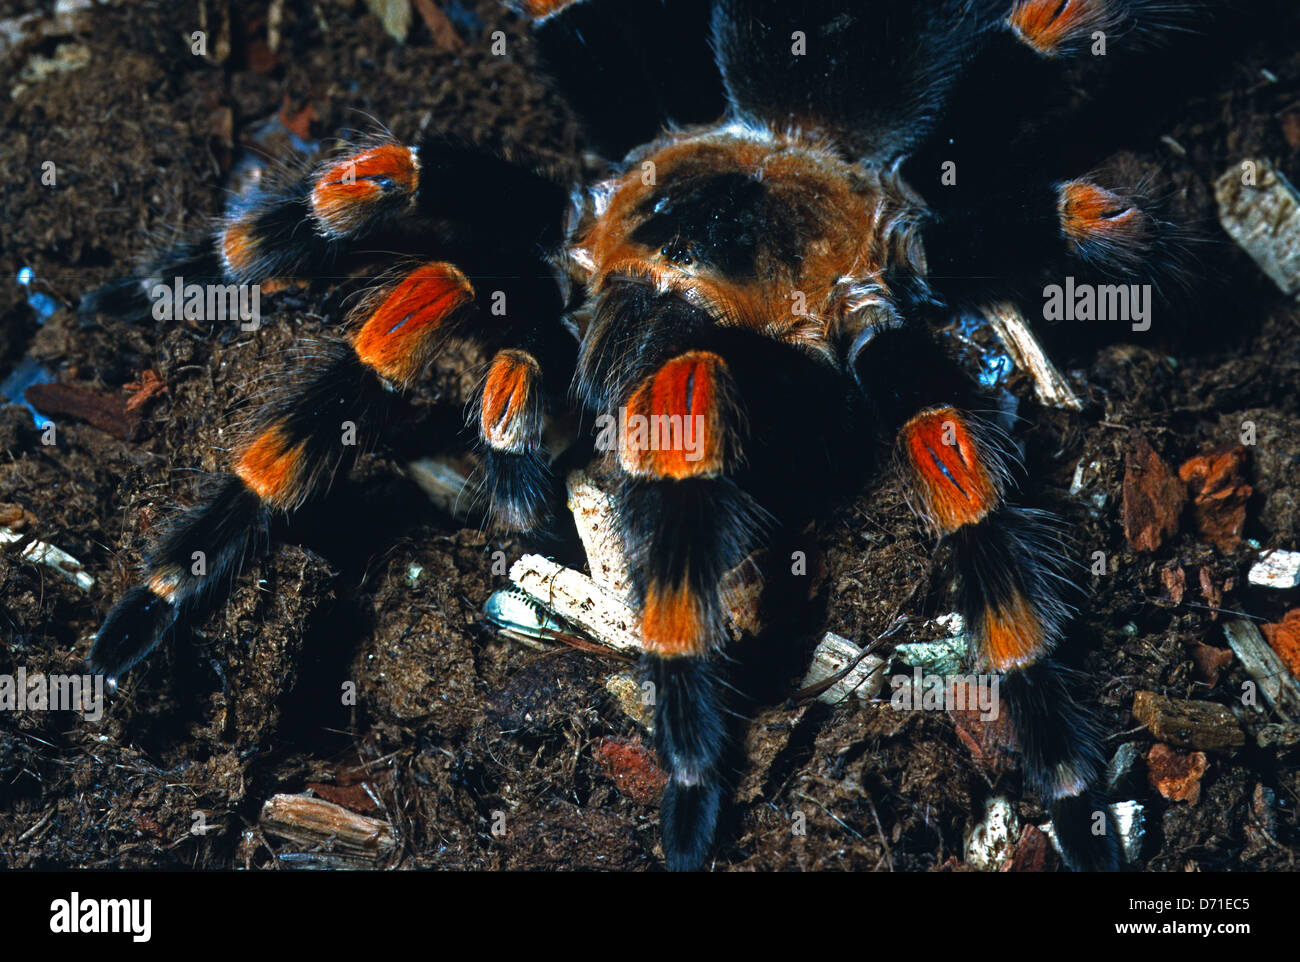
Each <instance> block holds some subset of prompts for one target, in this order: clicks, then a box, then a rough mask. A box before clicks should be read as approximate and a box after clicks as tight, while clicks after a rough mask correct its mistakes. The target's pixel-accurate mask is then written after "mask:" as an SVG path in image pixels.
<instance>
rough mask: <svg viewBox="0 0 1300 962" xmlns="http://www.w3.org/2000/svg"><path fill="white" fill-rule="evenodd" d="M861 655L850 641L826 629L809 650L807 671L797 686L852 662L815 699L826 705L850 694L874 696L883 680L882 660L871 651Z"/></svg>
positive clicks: (809, 684)
mask: <svg viewBox="0 0 1300 962" xmlns="http://www.w3.org/2000/svg"><path fill="white" fill-rule="evenodd" d="M861 656H862V649H861V648H859V647H858V646H857V645H855V644H854V643H853V642H851V641H849V640H848V639H847V638H841V637H840V636H839V635H837V634H834V633H833V632H829V631H828V632H826V634H825V635H824V636H823V637H822V640H821V642H820V643H819V644H818V645H817V650H816V651H814V652H813V657H812V664H810V665H809V666H808V674H807V675H805V676H804V680H803V684H802V685H801V686H800V687H801V688H811V687H812V686H814V685H817V684H820V683H821V682H824V681H827V680H828V679H830V678H833V677H834V676H836V675H838V674H840V672H843V671H844V670H845V669H847V668H849V665H853V668H851V669H849V670H848V673H847V674H845V675H844V677H843V678H841V679H839V680H838V681H836V682H835V683H833V684H832V685H831V686H830V687H828V688H827V689H826V690H825V691H823V692H822V693H821V694H820V695H818V696H817V700H818V701H820V702H823V703H825V704H827V705H838V704H840V703H841V702H845V701H848V700H849V698H850V697H856V698H860V699H862V700H863V701H867V700H869V699H872V698H875V697H876V696H877V695H878V694H880V689H881V687H882V686H883V685H884V683H885V660H884V659H883V658H877V657H876V656H875V655H867V656H866V657H865V658H863V657H861ZM855 663H856V664H855Z"/></svg>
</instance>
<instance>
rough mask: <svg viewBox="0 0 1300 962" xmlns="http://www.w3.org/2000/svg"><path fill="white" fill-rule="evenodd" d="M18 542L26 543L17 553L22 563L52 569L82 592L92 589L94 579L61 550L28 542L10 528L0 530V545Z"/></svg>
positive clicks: (39, 542) (50, 545)
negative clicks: (25, 562) (26, 562)
mask: <svg viewBox="0 0 1300 962" xmlns="http://www.w3.org/2000/svg"><path fill="white" fill-rule="evenodd" d="M20 542H26V543H27V546H26V547H25V548H23V550H22V551H20V552H18V557H19V558H21V559H22V560H23V561H28V562H30V563H32V564H39V565H45V566H46V567H47V568H53V569H54V570H55V571H57V572H58V573H59V574H61V575H63V577H65V578H67V579H68V580H69V581H71V582H72V583H73V584H74V585H76V586H77V587H78V588H80V589H81V590H82V591H89V590H90V589H91V588H93V587H94V585H95V579H94V578H92V577H91V576H90V575H88V574H86V571H85V568H84V567H83V566H82V564H81V562H80V561H78V560H77V559H76V558H74V557H72V555H70V554H68V553H67V552H66V551H64V550H63V549H62V548H56V547H55V546H54V545H52V544H46V543H45V542H44V541H32V540H29V538H28V536H27V535H25V534H20V533H19V532H17V531H14V530H12V529H10V528H0V545H5V544H18V543H20Z"/></svg>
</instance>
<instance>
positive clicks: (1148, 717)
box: [1133, 691, 1246, 752]
mask: <svg viewBox="0 0 1300 962" xmlns="http://www.w3.org/2000/svg"><path fill="white" fill-rule="evenodd" d="M1133 714H1134V716H1135V717H1136V718H1137V720H1138V721H1140V722H1141V723H1142V724H1143V725H1145V726H1146V727H1147V729H1148V730H1149V731H1150V732H1151V734H1152V735H1153V736H1155V737H1156V738H1157V739H1159V740H1160V741H1162V742H1166V743H1168V744H1170V745H1175V746H1177V747H1179V748H1192V749H1196V750H1199V751H1208V752H1228V751H1232V750H1234V749H1237V748H1240V747H1241V746H1242V745H1244V744H1245V743H1246V736H1245V734H1244V733H1243V732H1242V730H1241V726H1240V725H1238V724H1237V719H1236V717H1234V716H1233V714H1232V712H1231V711H1229V710H1228V709H1227V708H1225V707H1224V706H1223V705H1216V704H1214V703H1213V702H1208V701H1186V700H1184V699H1177V698H1167V697H1165V696H1164V695H1157V694H1156V693H1155V692H1153V691H1140V692H1138V693H1137V694H1136V695H1134V696H1133Z"/></svg>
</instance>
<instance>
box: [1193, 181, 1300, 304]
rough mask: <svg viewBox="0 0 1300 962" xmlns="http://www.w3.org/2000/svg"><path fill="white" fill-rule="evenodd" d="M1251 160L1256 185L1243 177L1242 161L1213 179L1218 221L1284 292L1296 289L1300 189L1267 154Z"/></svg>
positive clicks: (1299, 282) (1299, 257)
mask: <svg viewBox="0 0 1300 962" xmlns="http://www.w3.org/2000/svg"><path fill="white" fill-rule="evenodd" d="M1251 163H1253V164H1254V165H1255V170H1254V179H1255V185H1254V186H1250V185H1248V184H1244V183H1242V180H1243V178H1244V177H1245V176H1246V171H1245V170H1243V167H1242V165H1240V164H1239V165H1236V166H1234V167H1231V168H1229V169H1228V170H1227V172H1226V173H1224V174H1223V176H1222V177H1220V178H1219V179H1218V180H1217V181H1216V182H1215V184H1214V197H1215V200H1216V201H1218V205H1219V223H1221V224H1222V225H1223V229H1224V230H1225V231H1227V233H1228V236H1229V237H1231V238H1232V239H1233V240H1235V241H1236V242H1237V243H1238V244H1240V245H1241V247H1242V249H1243V250H1245V252H1246V253H1247V254H1249V255H1250V256H1251V258H1252V259H1253V260H1254V261H1255V263H1256V264H1258V265H1259V267H1260V269H1261V270H1262V271H1263V272H1264V273H1265V274H1267V275H1268V276H1269V277H1270V278H1272V280H1273V283H1275V284H1276V285H1277V286H1278V287H1280V288H1281V289H1282V291H1283V292H1284V293H1286V294H1295V293H1296V292H1297V291H1300V193H1297V192H1296V189H1295V187H1293V186H1292V185H1291V182H1290V181H1288V180H1287V179H1286V177H1285V176H1283V175H1282V174H1281V172H1279V171H1277V170H1275V169H1274V168H1273V166H1272V165H1271V164H1269V162H1268V161H1266V160H1257V161H1251Z"/></svg>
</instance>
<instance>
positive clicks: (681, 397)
mask: <svg viewBox="0 0 1300 962" xmlns="http://www.w3.org/2000/svg"><path fill="white" fill-rule="evenodd" d="M634 287H635V288H636V290H634V291H633V294H634V298H633V299H634V300H635V301H636V303H638V304H640V305H641V306H643V307H645V308H646V309H647V313H646V314H644V315H641V316H640V321H641V323H640V324H639V325H636V326H638V327H640V329H641V332H642V335H643V336H644V334H645V332H647V331H650V330H657V331H659V333H660V334H661V335H664V336H663V337H662V338H661V339H660V340H659V341H658V342H657V343H655V345H654V347H653V348H652V347H651V341H650V340H649V339H646V340H644V341H643V342H642V344H641V348H640V350H639V351H638V353H639V354H640V355H641V356H640V357H637V358H633V357H625V358H624V359H623V361H625V362H626V363H620V364H618V365H617V366H618V368H619V370H618V371H617V373H615V372H613V371H611V370H609V369H608V368H607V367H606V363H608V362H609V352H608V351H601V352H599V353H598V355H597V357H593V356H591V355H588V356H587V357H586V361H587V366H586V367H583V368H580V373H579V378H578V381H577V382H576V383H575V392H576V393H577V394H578V395H579V396H580V397H584V398H586V399H587V401H588V403H589V405H590V406H591V407H592V408H593V409H595V410H598V411H600V410H603V411H606V412H617V413H616V414H610V416H612V417H613V421H614V423H615V424H616V425H617V437H618V443H617V457H618V464H619V468H620V473H621V479H620V481H619V483H618V486H617V489H616V492H615V505H616V518H617V523H618V526H619V530H620V534H621V536H622V540H623V544H624V546H625V548H626V550H627V554H628V562H629V571H630V572H631V574H632V596H633V603H634V606H635V607H636V609H637V611H638V612H639V615H640V632H641V637H642V640H643V642H644V644H645V647H646V651H647V654H646V656H645V658H644V660H643V662H644V669H645V672H646V675H647V677H648V679H649V680H650V681H651V682H652V683H653V685H654V693H655V694H654V697H655V745H656V748H657V750H658V752H659V754H660V757H661V758H662V760H663V763H664V766H665V768H666V770H667V772H668V785H667V787H666V789H665V792H664V796H663V800H662V802H661V816H660V817H661V825H662V830H663V845H664V854H665V859H666V862H667V865H668V867H669V869H670V870H673V871H693V870H696V869H698V868H700V867H702V866H703V864H704V862H705V860H706V859H707V857H708V855H709V852H710V851H711V849H712V847H713V843H714V839H715V836H716V834H717V828H718V820H719V817H720V813H721V811H722V808H723V802H724V800H725V795H726V792H727V785H728V781H727V776H728V770H727V766H726V764H725V762H726V758H727V754H728V751H729V750H730V749H731V747H732V742H733V741H734V739H733V738H732V733H731V731H730V726H729V724H728V722H727V711H728V710H727V708H726V704H725V699H724V697H723V689H724V687H725V683H724V682H723V680H722V678H721V674H720V667H721V666H720V664H719V658H720V654H719V652H720V649H721V647H722V646H723V645H724V643H725V642H726V640H727V636H726V628H725V624H726V622H725V610H726V603H727V589H726V586H725V583H726V575H727V572H728V571H730V570H732V569H733V568H735V567H736V566H737V565H739V564H740V563H741V562H743V561H744V560H745V558H746V557H747V556H748V554H749V553H750V552H751V551H753V550H754V549H755V548H756V547H757V546H758V545H759V543H760V542H761V540H762V536H763V529H764V527H765V524H766V516H765V513H764V512H763V510H762V509H761V508H760V507H759V506H758V504H757V502H756V501H755V500H754V499H753V498H752V497H751V496H750V495H749V494H747V493H746V492H745V491H744V490H742V488H741V487H740V486H739V485H738V484H737V483H736V481H735V480H734V478H733V477H732V476H731V475H732V474H733V472H734V470H735V468H736V467H737V466H738V465H739V463H740V447H739V445H740V432H741V430H742V425H743V420H744V418H743V412H742V410H741V401H740V398H739V397H738V395H737V393H736V388H735V384H734V382H733V379H732V377H731V374H730V372H729V369H728V365H727V363H726V361H725V360H724V359H723V358H722V357H721V356H719V355H718V354H716V353H714V352H712V351H707V350H690V349H687V350H683V349H682V346H681V344H682V342H681V341H677V340H675V339H674V338H672V337H671V336H669V332H670V331H672V330H673V329H674V328H675V327H677V326H678V325H686V326H690V325H691V323H692V320H693V319H697V318H696V317H695V315H696V314H698V312H697V311H696V310H695V309H693V308H691V307H690V306H688V305H687V304H685V302H683V301H680V300H677V299H675V298H672V297H655V296H651V297H650V298H649V300H648V301H642V300H640V299H638V298H637V297H635V294H637V293H642V292H643V291H644V289H643V288H640V286H639V285H634ZM627 333H630V331H629V332H627ZM684 340H685V341H686V342H689V340H690V338H686V339H684ZM673 344H677V345H678V347H677V353H676V354H675V356H670V357H668V358H667V359H662V360H657V358H658V357H659V356H660V351H661V350H662V351H667V352H669V353H671V347H672V345H673Z"/></svg>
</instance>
